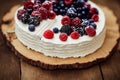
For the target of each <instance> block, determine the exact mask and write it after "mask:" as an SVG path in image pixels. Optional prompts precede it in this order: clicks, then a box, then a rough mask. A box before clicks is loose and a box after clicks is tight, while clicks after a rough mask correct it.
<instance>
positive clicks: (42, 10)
mask: <svg viewBox="0 0 120 80" xmlns="http://www.w3.org/2000/svg"><path fill="white" fill-rule="evenodd" d="M39 12H40V14H41V18H40V19H41V20H45V19H47V18H48V10H47V9H46V8H44V7H40V8H39Z"/></svg>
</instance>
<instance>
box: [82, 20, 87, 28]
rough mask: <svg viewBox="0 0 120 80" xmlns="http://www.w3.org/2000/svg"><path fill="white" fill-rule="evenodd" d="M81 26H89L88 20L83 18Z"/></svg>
mask: <svg viewBox="0 0 120 80" xmlns="http://www.w3.org/2000/svg"><path fill="white" fill-rule="evenodd" d="M82 26H83V27H87V26H89V21H88V20H86V19H84V20H83V22H82Z"/></svg>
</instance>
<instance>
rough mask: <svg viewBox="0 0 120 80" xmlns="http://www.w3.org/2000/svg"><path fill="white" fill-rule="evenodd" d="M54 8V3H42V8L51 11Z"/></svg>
mask: <svg viewBox="0 0 120 80" xmlns="http://www.w3.org/2000/svg"><path fill="white" fill-rule="evenodd" d="M51 6H52V3H51V2H50V1H45V2H44V3H42V7H44V8H46V9H47V10H50V8H51Z"/></svg>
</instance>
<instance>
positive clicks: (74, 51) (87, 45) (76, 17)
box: [15, 0, 106, 58]
mask: <svg viewBox="0 0 120 80" xmlns="http://www.w3.org/2000/svg"><path fill="white" fill-rule="evenodd" d="M105 32H106V29H105V16H104V13H103V11H102V10H101V9H100V8H99V7H98V6H97V5H96V4H94V3H93V2H91V1H87V0H55V1H48V0H46V1H45V0H34V1H30V0H28V1H26V2H25V3H24V6H22V7H20V8H19V9H18V10H17V11H16V13H15V34H16V36H17V38H18V39H19V41H20V42H21V43H22V44H23V45H25V46H26V47H27V48H28V49H32V50H34V51H36V52H40V54H43V55H45V56H50V57H58V58H69V57H74V58H77V57H85V56H87V55H89V54H92V53H93V52H95V51H96V50H98V49H99V48H100V47H101V46H102V44H103V42H104V39H105Z"/></svg>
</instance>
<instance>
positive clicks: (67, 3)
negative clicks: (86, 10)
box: [64, 0, 73, 6]
mask: <svg viewBox="0 0 120 80" xmlns="http://www.w3.org/2000/svg"><path fill="white" fill-rule="evenodd" d="M64 3H65V4H66V5H67V6H69V5H71V4H72V3H73V0H64Z"/></svg>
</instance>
